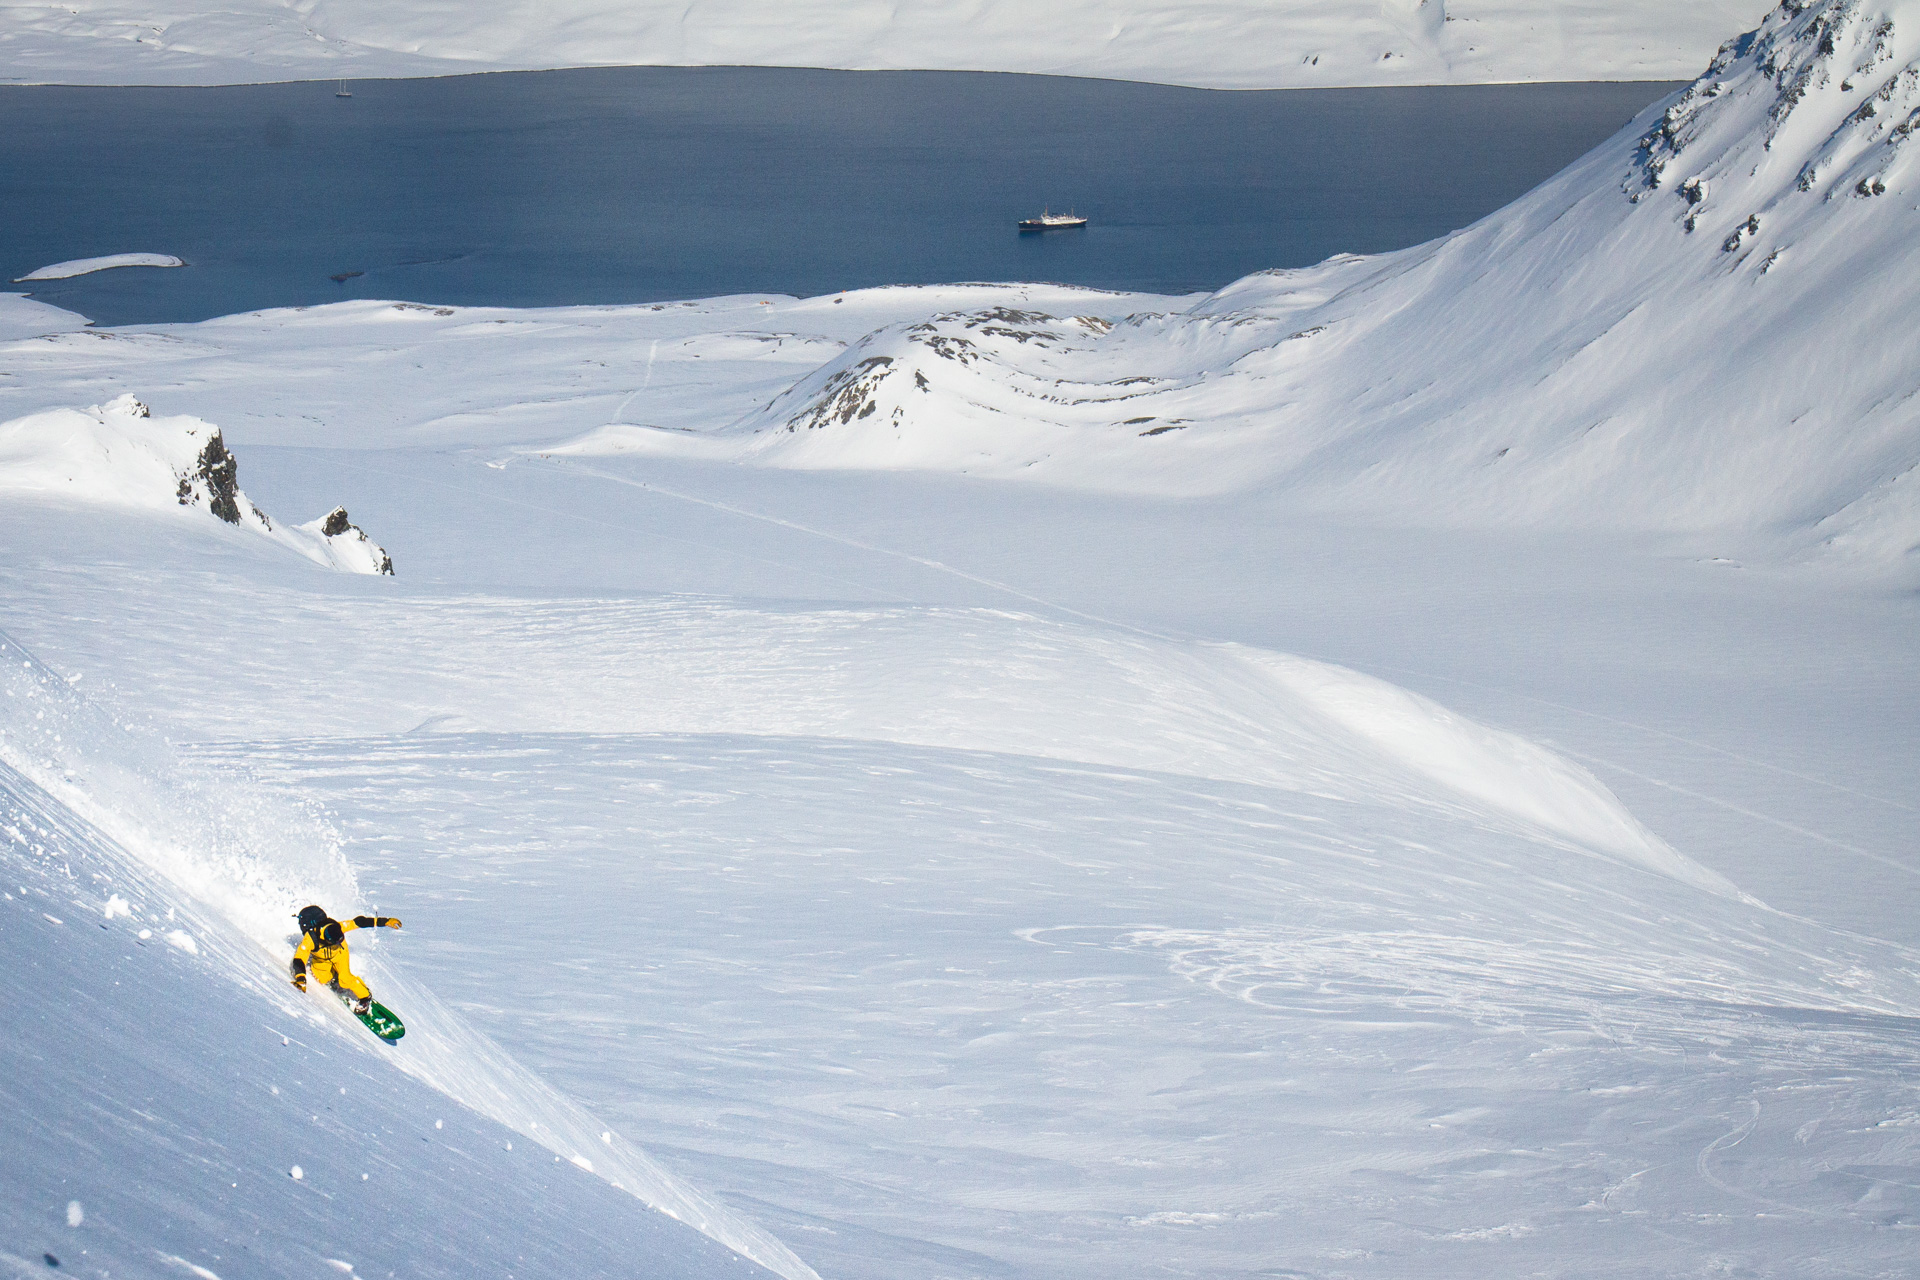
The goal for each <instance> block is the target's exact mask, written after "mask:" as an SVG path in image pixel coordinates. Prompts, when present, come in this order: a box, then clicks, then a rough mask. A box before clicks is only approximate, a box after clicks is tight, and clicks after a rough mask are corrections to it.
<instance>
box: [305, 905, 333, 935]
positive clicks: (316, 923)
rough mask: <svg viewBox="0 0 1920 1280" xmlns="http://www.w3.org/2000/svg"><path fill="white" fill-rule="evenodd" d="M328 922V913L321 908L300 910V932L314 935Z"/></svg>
mask: <svg viewBox="0 0 1920 1280" xmlns="http://www.w3.org/2000/svg"><path fill="white" fill-rule="evenodd" d="M326 922H327V913H326V912H325V911H322V910H321V909H320V908H319V907H302V908H300V932H302V933H312V932H313V931H314V930H315V929H318V928H319V927H320V926H321V925H323V924H325V923H326Z"/></svg>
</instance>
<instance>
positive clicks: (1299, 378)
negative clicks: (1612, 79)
mask: <svg viewBox="0 0 1920 1280" xmlns="http://www.w3.org/2000/svg"><path fill="white" fill-rule="evenodd" d="M1917 128H1920V4H1915V3H1913V0H1819V2H1817V3H1808V2H1806V0H1790V3H1788V4H1785V5H1783V6H1782V7H1780V8H1779V9H1777V10H1776V11H1775V12H1774V13H1772V14H1771V15H1769V16H1768V17H1767V19H1766V21H1765V22H1764V23H1763V24H1762V26H1761V27H1760V28H1759V30H1758V31H1756V32H1754V33H1753V34H1751V35H1748V36H1745V37H1742V38H1741V39H1739V40H1737V41H1734V42H1731V43H1729V44H1728V46H1727V47H1726V48H1725V49H1723V50H1722V51H1721V53H1720V55H1719V56H1718V57H1717V58H1716V59H1715V60H1714V62H1713V65H1712V67H1711V68H1710V69H1709V70H1708V72H1707V73H1706V74H1705V75H1704V76H1702V77H1701V78H1700V80H1699V81H1698V82H1697V83H1696V84H1695V85H1694V86H1693V87H1692V88H1691V89H1689V90H1688V91H1686V92H1685V93H1684V94H1682V95H1681V96H1680V97H1679V98H1678V99H1676V100H1675V101H1673V102H1672V103H1670V104H1662V107H1661V108H1660V109H1656V110H1654V111H1652V112H1650V113H1649V116H1648V117H1647V118H1646V119H1643V120H1642V121H1641V122H1639V123H1638V124H1637V125H1636V126H1634V127H1633V128H1632V129H1631V130H1629V131H1628V132H1626V133H1623V134H1622V135H1621V136H1619V137H1618V138H1616V139H1614V140H1613V141H1612V142H1610V143H1608V144H1607V145H1605V146H1603V147H1601V148H1599V149H1598V150H1596V151H1595V152H1594V153H1592V154H1591V155H1589V156H1587V157H1586V158H1585V159H1583V160H1581V161H1580V162H1579V163H1577V164H1575V165H1574V166H1573V167H1571V168H1570V169H1568V170H1567V171H1566V172H1565V173H1563V174H1561V175H1560V176H1559V177H1557V178H1555V179H1554V180H1552V181H1551V182H1549V183H1547V184H1545V185H1544V186H1542V187H1541V188H1540V189H1538V190H1537V191H1535V192H1533V193H1532V194H1531V195H1529V196H1527V197H1526V198H1525V199H1523V200H1521V201H1520V202H1518V203H1517V204H1515V205H1513V206H1511V207H1509V208H1507V209H1505V210H1502V211H1501V212H1499V213H1497V214H1494V215H1492V216H1491V217H1489V218H1487V219H1485V220H1484V221H1482V222H1480V223H1479V224H1477V225H1475V226H1473V227H1471V228H1469V229H1467V230H1465V231H1462V232H1460V233H1458V234H1456V235H1453V236H1450V237H1448V238H1447V239H1445V240H1441V241H1437V242H1435V243H1433V244H1430V245H1424V246H1421V247H1419V248H1415V249H1410V250H1406V251H1404V252H1401V253H1398V254H1393V255H1388V256H1385V257H1382V258H1377V259H1357V258H1343V259H1334V260H1331V261H1329V262H1327V263H1325V264H1322V265H1321V266H1319V267H1316V268H1313V269H1310V270H1304V271H1291V272H1274V273H1270V274H1264V275H1256V276H1252V277H1248V278H1247V279H1245V280H1242V281H1239V282H1237V283H1235V284H1234V285H1231V286H1229V287H1228V288H1226V289H1224V290H1222V291H1221V292H1220V293H1218V294H1217V295H1215V296H1213V297H1212V298H1209V299H1207V300H1206V301H1204V302H1202V303H1201V304H1200V305H1198V306H1197V307H1194V308H1192V309H1191V310H1189V311H1184V312H1177V313H1172V314H1159V315H1142V316H1138V317H1134V318H1132V319H1130V320H1125V321H1123V322H1121V323H1119V324H1114V325H1111V326H1110V325H1109V324H1108V323H1107V322H1106V321H1104V320H1100V319H1091V318H1088V319H1075V318H1073V317H1071V316H1070V315H1055V314H1048V313H1040V312H1034V311H1025V310H1009V309H1005V308H1002V309H999V310H989V311H982V312H964V313H952V314H944V315H936V316H933V317H931V318H929V319H926V320H922V321H918V322H913V323H903V324H899V325H896V326H893V327H891V328H889V329H886V330H882V331H880V332H877V333H875V334H873V335H871V336H869V337H868V338H866V339H865V340H863V341H862V342H860V343H857V344H855V345H854V346H853V347H852V348H850V349H849V350H848V351H847V352H846V353H845V354H843V355H842V356H840V357H839V358H838V359H836V360H835V361H834V362H832V363H830V364H829V365H827V366H825V367H824V368H823V369H821V370H820V371H818V372H817V373H815V374H813V375H811V376H810V377H808V378H807V379H804V380H802V381H801V382H800V383H799V384H797V385H796V386H795V387H794V388H792V389H791V390H790V391H788V392H787V393H786V394H784V395H782V396H780V397H777V398H776V399H774V400H773V401H772V402H771V403H770V405H769V407H768V408H767V409H766V410H765V411H763V412H761V413H758V414H755V415H750V416H749V417H748V418H747V419H745V420H744V421H743V422H742V423H741V424H739V425H738V426H736V428H734V430H735V431H737V432H740V433H744V434H746V435H748V436H749V437H750V440H749V443H747V444H746V445H745V448H746V449H747V451H748V456H754V457H757V458H759V459H761V460H763V461H767V462H771V463H776V464H778V465H784V466H809V467H891V468H938V469H964V470H967V471H970V472H973V473H976V474H994V475H1003V476H1024V477H1030V478H1035V479H1040V480H1044V481H1048V482H1051V483H1055V484H1065V485H1091V486H1098V487H1112V488H1116V489H1122V490H1137V491H1142V492H1163V493H1187V494H1196V493H1208V492H1219V491H1223V490H1230V489H1238V488H1243V487H1246V486H1249V485H1255V484H1260V485H1271V486H1283V487H1285V488H1287V489H1289V490H1292V491H1294V492H1296V493H1297V495H1298V497H1299V499H1300V500H1301V501H1303V502H1312V503H1317V504H1328V505H1337V506H1341V507H1346V508H1354V509H1360V510H1365V511H1373V512H1379V513H1383V514H1387V515H1390V516H1395V517H1405V518H1409V519H1418V520H1427V521H1432V520H1435V519H1438V520H1442V521H1486V520H1495V521H1514V522H1527V523H1557V524H1563V525H1598V526H1602V527H1621V526H1625V527H1631V528H1660V529H1686V528H1704V527H1713V528H1729V529H1740V530H1746V531H1749V532H1756V531H1781V532H1785V533H1786V534H1787V535H1788V536H1789V537H1790V539H1792V541H1793V545H1805V544H1808V543H1814V542H1820V541H1828V542H1833V543H1836V544H1839V545H1843V546H1846V547H1849V548H1851V549H1855V550H1858V551H1860V552H1861V553H1863V554H1865V555H1867V556H1869V557H1870V558H1872V559H1874V560H1876V561H1878V562H1884V561H1885V560H1886V559H1888V558H1890V557H1898V556H1901V555H1904V553H1905V552H1906V551H1907V550H1908V549H1909V548H1910V547H1912V546H1914V545H1915V544H1916V543H1920V498H1917V497H1916V491H1915V486H1914V483H1913V481H1912V479H1911V478H1910V472H1911V469H1912V468H1913V467H1914V465H1915V463H1916V461H1920V335H1916V332H1915V330H1914V328H1913V325H1912V323H1911V321H1912V317H1913V316H1914V314H1915V313H1916V309H1917V308H1920V293H1916V283H1915V282H1916V281H1920V216H1916V201H1917V200H1920V145H1910V144H1911V137H1912V135H1913V134H1914V132H1915V131H1916V129H1917ZM656 443H657V442H656ZM589 447H591V446H589Z"/></svg>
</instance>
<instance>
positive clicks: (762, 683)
mask: <svg viewBox="0 0 1920 1280" xmlns="http://www.w3.org/2000/svg"><path fill="white" fill-rule="evenodd" d="M162 580H165V581H168V582H171V583H172V584H173V585H174V587H175V588H176V589H174V590H169V591H163V592H157V593H154V594H152V595H149V596H146V597H145V598H134V597H130V596H122V595H118V594H116V595H115V596H113V597H111V598H101V599H99V600H97V601H96V602H95V605H94V607H96V608H100V609H102V610H104V611H105V612H109V613H111V614H113V615H114V616H116V617H119V618H121V619H122V620H123V622H124V623H125V625H124V626H123V627H122V628H120V629H117V630H115V631H113V632H111V633H102V634H101V635H99V636H96V637H93V638H92V639H90V640H88V641H87V642H86V643H85V645H84V648H81V649H68V650H67V652H68V653H69V654H70V655H71V656H72V657H73V658H74V659H75V660H77V661H84V662H86V663H87V664H88V665H90V666H96V667H97V668H98V669H104V670H106V671H109V672H124V673H126V675H127V677H128V678H131V676H132V673H133V672H134V671H135V670H136V669H137V670H140V671H143V672H145V673H146V678H148V679H150V680H152V682H153V684H154V688H153V690H152V692H150V693H148V694H147V695H145V697H144V699H143V700H144V701H145V702H146V704H147V705H148V706H150V707H152V708H153V709H154V710H155V711H156V712H158V713H160V714H162V715H164V716H165V718H166V720H167V721H168V722H169V723H171V724H174V725H177V726H180V727H181V728H183V729H189V730H190V731H192V732H193V733H195V734H196V735H199V736H204V737H213V738H245V737H251V736H254V727H253V726H255V725H257V724H259V723H261V722H263V721H266V720H268V719H273V718H278V717H281V716H285V715H288V714H292V715H293V716H294V717H295V719H297V721H298V722H299V723H300V724H301V725H302V726H303V727H304V731H305V732H310V733H326V734H343V735H365V734H370V733H405V732H408V731H411V730H418V731H424V732H433V731H436V730H439V729H441V728H452V729H455V730H458V731H475V730H487V731H495V732H542V731H545V732H553V731H562V730H564V731H573V732H588V733H593V732H599V733H634V732H681V733H686V732H692V733H743V732H753V733H771V734H780V735H788V736H819V737H833V738H845V739H854V740H875V741H888V742H902V743H912V744H924V745H930V746H939V747H949V748H955V749H961V750H982V751H994V752H1001V753H1008V754H1018V755H1026V756H1033V757H1038V758H1043V759H1054V760H1067V761H1073V762H1077V763H1083V764H1098V765H1110V766H1114V767H1119V768H1129V769H1141V770H1148V771H1154V772H1164V773H1170V774H1176V775H1182V776H1190V777H1199V778H1212V779H1219V780H1224V781H1233V782H1245V783H1249V784H1253V785H1260V786H1267V787H1275V788H1279V789H1282V790H1286V791H1302V792H1310V793H1313V794H1317V795H1330V796H1339V797H1343V798H1346V799H1348V800H1352V801H1360V800H1363V799H1368V798H1374V799H1377V798H1378V797H1380V796H1381V795H1382V794H1388V793H1390V794H1392V795H1394V796H1397V797H1399V798H1400V801H1401V802H1402V803H1405V804H1408V805H1412V806H1416V807H1420V808H1423V809H1430V810H1432V811H1434V812H1437V813H1461V812H1471V813H1473V814H1475V815H1476V819H1475V820H1477V821H1483V822H1497V823H1501V824H1503V825H1504V826H1506V827H1508V828H1511V829H1514V830H1524V831H1529V832H1532V833H1534V834H1535V835H1536V836H1542V837H1545V838H1548V839H1551V840H1554V841H1556V842H1559V843H1561V844H1563V845H1566V846H1568V847H1572V848H1577V849H1580V850H1582V851H1584V852H1586V853H1589V854H1593V855H1598V856H1600V857H1603V858H1607V859H1613V860H1618V861H1621V862H1624V863H1628V864H1632V865H1636V866H1640V867H1642V868H1645V869H1647V870H1650V871H1654V872H1657V873H1659V874H1662V875H1666V876H1671V877H1673V878H1675V879H1677V880H1681V881H1684V882H1686V883H1689V884H1692V885H1695V886H1697V887H1699V888H1702V889H1705V890H1707V891H1708V892H1711V893H1716V894H1721V895H1723V896H1728V897H1737V896H1738V894H1737V893H1736V891H1735V890H1734V889H1733V887H1732V886H1731V885H1730V884H1728V882H1727V881H1726V880H1725V879H1724V878H1722V877H1720V876H1718V875H1715V874H1713V873H1712V872H1710V871H1708V870H1706V869H1705V868H1703V867H1701V866H1699V865H1697V864H1696V863H1694V862H1692V861H1690V860H1689V859H1687V858H1685V857H1683V856H1681V855H1680V854H1678V853H1676V852H1675V851H1674V850H1673V849H1671V848H1670V847H1668V846H1667V845H1666V844H1665V843H1664V842H1663V841H1661V840H1660V839H1658V838H1657V837H1656V836H1654V835H1652V833H1650V832H1648V831H1647V830H1646V829H1645V828H1644V827H1643V826H1641V825H1640V824H1639V823H1638V822H1636V821H1635V820H1634V819H1633V817H1632V816H1631V815H1629V814H1628V813H1627V812H1626V811H1625V810H1624V809H1622V808H1621V806H1620V804H1619V802H1618V801H1617V800H1616V799H1615V798H1614V797H1613V796H1612V795H1611V794H1609V793H1608V792H1607V790H1606V789H1605V788H1604V787H1602V786H1601V785H1600V784H1599V783H1598V782H1596V781H1595V780H1594V779H1593V778H1592V776H1591V775H1589V774H1588V773H1586V771H1585V770H1583V769H1580V768H1579V767H1577V766H1575V765H1572V764H1570V763H1569V762H1567V761H1566V760H1563V759H1561V758H1559V757H1556V756H1554V755H1553V754H1552V753H1551V752H1548V751H1545V750H1542V749H1541V748H1539V747H1537V746H1534V745H1533V744H1531V743H1528V742H1526V741H1524V740H1522V739H1520V738H1517V737H1515V736H1513V735H1511V734H1507V733H1501V732H1499V731H1497V730H1493V729H1489V728H1487V727H1485V726H1482V725H1477V724H1474V723H1472V722H1471V721H1468V720H1465V719H1463V718H1462V717H1459V716H1456V715H1454V714H1452V713H1450V712H1448V711H1447V710H1446V709H1445V708H1443V707H1440V706H1437V705H1436V704H1434V703H1432V702H1430V701H1428V700H1426V699H1423V698H1419V697H1416V696H1414V695H1412V694H1409V693H1407V692H1405V691H1404V690H1401V689H1397V688H1395V687H1394V686H1392V685H1390V684H1387V683H1385V682H1384V681H1380V680H1375V679H1372V678H1370V677H1368V676H1364V675H1362V674H1360V673H1358V672H1354V671H1348V670H1345V669H1343V668H1340V667H1334V666H1330V665H1327V664H1325V663H1317V662H1310V661H1307V660H1304V659H1300V658H1295V657H1291V656H1289V655H1286V654H1277V653H1270V652H1263V651H1260V650H1254V649H1248V648H1245V647H1243V646H1239V645H1220V644H1189V643H1179V642H1174V641H1168V640H1163V639H1160V638H1158V637H1153V636H1147V635H1135V634H1126V633H1113V632H1108V631H1103V630H1101V629H1097V628H1089V627H1085V626H1078V625H1073V624H1065V623H1059V622H1050V621H1047V620H1044V619H1041V618H1037V617H1033V616H1031V615H1024V614H1016V613H1008V612H1005V611H1001V610H949V609H921V608H901V609H875V608H866V609H851V608H842V609H826V610H814V609H795V608H788V609H779V608H752V607H743V606H740V605H735V604H730V603H728V602H724V601H687V600H661V601H627V602H611V601H609V602H595V603H591V604H585V605H572V604H568V603H566V602H550V603H545V604H539V605H535V604H532V603H530V602H527V601H523V600H514V599H505V598H502V599H489V598H478V599H464V600H455V601H440V600H436V599H432V598H413V599H404V600H394V601H391V602H386V603H383V602H380V601H375V600H364V599H361V600H342V601H339V602H337V603H335V604H331V605H329V604H327V603H324V602H321V601H308V600H305V599H303V598H301V597H300V596H299V595H296V594H290V593H286V592H283V591H260V590H256V589H248V588H246V587H244V586H240V585H238V584H236V585H234V586H232V587H230V588H228V589H227V590H225V591H222V592H221V593H220V595H219V598H220V599H221V601H222V603H221V604H220V606H219V607H220V609H221V611H222V612H223V613H225V614H227V615H228V616H229V617H231V618H232V621H231V622H230V623H229V624H228V627H227V630H226V634H227V635H228V637H229V638H230V639H231V640H233V641H234V645H233V648H232V650H231V651H229V652H227V653H226V654H225V656H224V658H223V659H222V660H221V661H220V662H218V663H214V662H210V661H208V660H207V655H204V654H203V653H202V652H201V645H202V644H203V643H204V642H203V641H200V640H198V639H196V638H195V634H194V633H195V632H196V631H197V629H198V626H199V623H198V618H199V616H200V615H201V613H202V612H203V611H204V609H205V607H206V606H205V605H204V604H200V603H196V598H197V596H198V595H199V591H200V588H198V587H197V586H196V585H195V583H194V581H193V579H192V578H191V577H190V576H180V577H174V576H172V575H163V577H162ZM75 585H77V584H75ZM136 636H137V637H139V641H138V643H137V645H135V644H134V643H133V642H132V637H136ZM243 636H244V639H242V638H241V637H243ZM156 641H163V643H160V644H158V645H156V643H155V642H156ZM429 656H430V658H431V661H425V660H424V659H426V658H428V657H429ZM294 671H298V672H300V673H301V676H300V678H299V679H297V680H295V679H290V678H288V677H287V676H286V675H284V674H282V675H278V676H276V675H275V674H273V673H276V672H278V673H288V672H294ZM582 672H592V673H593V674H592V675H591V676H590V677H583V676H582V674H581V673H582Z"/></svg>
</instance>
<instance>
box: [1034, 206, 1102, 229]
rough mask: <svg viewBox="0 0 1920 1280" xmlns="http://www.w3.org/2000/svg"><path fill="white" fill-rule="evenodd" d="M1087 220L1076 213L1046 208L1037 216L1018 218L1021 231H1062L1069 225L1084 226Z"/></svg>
mask: <svg viewBox="0 0 1920 1280" xmlns="http://www.w3.org/2000/svg"><path fill="white" fill-rule="evenodd" d="M1086 225H1087V220H1086V219H1085V218H1083V217H1081V216H1080V215H1079V214H1076V213H1055V212H1053V211H1052V210H1051V209H1048V210H1046V211H1044V212H1042V213H1041V215H1040V216H1039V217H1037V218H1022V219H1020V229H1021V230H1022V231H1064V230H1066V229H1068V228H1069V227H1084V226H1086Z"/></svg>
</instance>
